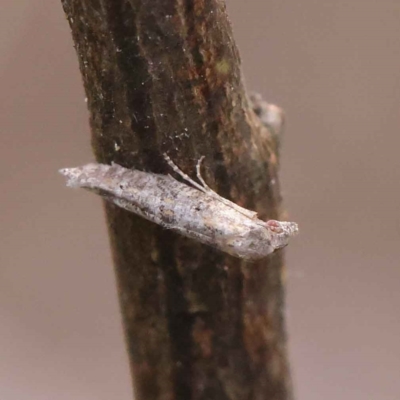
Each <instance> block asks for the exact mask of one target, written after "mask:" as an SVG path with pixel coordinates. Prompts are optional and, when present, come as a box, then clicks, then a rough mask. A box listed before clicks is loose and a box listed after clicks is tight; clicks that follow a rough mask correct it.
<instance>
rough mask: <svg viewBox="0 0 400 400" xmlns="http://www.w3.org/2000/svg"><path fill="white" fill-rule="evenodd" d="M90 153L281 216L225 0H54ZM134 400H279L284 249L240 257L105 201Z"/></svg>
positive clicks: (273, 167) (286, 389)
mask: <svg viewBox="0 0 400 400" xmlns="http://www.w3.org/2000/svg"><path fill="white" fill-rule="evenodd" d="M62 4H63V7H64V10H65V13H66V15H67V18H68V21H69V23H70V26H71V30H72V35H73V40H74V44H75V48H76V51H77V54H78V59H79V66H80V70H81V73H82V77H83V82H84V86H85V90H86V96H87V99H88V102H87V103H88V108H89V112H90V125H91V130H92V144H93V149H94V153H95V155H96V159H97V161H99V162H101V163H111V162H116V163H118V164H120V165H122V166H124V167H127V168H131V167H134V168H136V169H141V170H144V171H152V172H156V173H165V174H168V173H172V171H171V170H170V168H169V166H168V165H167V164H166V162H165V160H164V159H163V157H162V153H164V152H166V153H168V154H169V156H170V157H171V158H172V159H173V160H174V161H175V162H176V163H177V164H178V165H179V166H180V168H181V169H182V170H184V171H185V172H186V173H187V174H189V175H191V176H195V175H194V171H195V165H196V162H197V160H198V159H199V158H200V156H202V155H204V156H205V162H204V165H205V168H204V178H205V179H206V181H207V182H208V184H209V185H210V186H211V187H212V188H213V189H215V190H216V191H217V192H218V193H219V194H221V195H222V196H224V197H226V198H228V199H230V200H233V201H234V202H236V203H237V204H239V205H241V206H243V207H246V208H248V209H251V210H255V211H257V212H258V213H259V216H260V218H261V219H268V218H274V219H278V218H279V217H281V215H280V192H279V186H278V179H277V168H278V160H277V148H276V141H275V139H274V136H273V135H271V134H270V132H269V131H268V129H267V128H266V127H265V126H263V125H262V123H261V122H260V120H259V119H258V117H257V116H256V115H255V114H254V112H253V111H252V110H251V107H250V106H249V101H248V99H247V97H246V94H245V91H244V87H243V82H242V80H241V72H240V59H239V55H238V51H237V49H236V47H235V43H234V40H233V37H232V31H231V26H230V24H229V21H228V19H227V15H226V11H225V5H224V2H223V1H222V0H63V1H62ZM105 207H106V214H107V221H108V227H109V233H110V238H111V239H110V240H111V247H112V252H113V257H114V262H115V268H116V274H117V279H118V285H119V296H120V303H121V308H122V313H123V318H124V326H125V332H126V339H127V345H128V351H129V357H130V364H131V371H132V377H133V384H134V388H135V396H136V399H137V400H261V399H263V400H267V399H268V400H288V399H290V398H291V387H290V378H289V370H288V361H287V357H286V348H285V331H284V321H283V315H282V314H283V284H284V282H283V281H284V266H283V258H282V252H281V251H278V252H276V253H274V254H273V255H272V256H270V257H268V258H267V259H265V260H263V261H259V262H255V263H245V262H243V261H241V260H239V259H236V258H233V257H231V256H229V255H226V254H223V253H221V252H219V251H217V250H213V249H212V248H210V247H208V246H205V245H201V244H199V243H197V242H195V241H193V240H190V239H187V238H184V237H181V236H179V235H177V234H174V233H172V232H170V231H167V230H164V229H162V228H161V227H159V226H157V225H155V224H152V223H150V222H148V221H146V220H144V219H142V218H140V217H137V216H135V215H133V214H130V213H128V212H126V211H124V210H122V209H119V208H117V207H116V206H113V205H110V204H106V206H105Z"/></svg>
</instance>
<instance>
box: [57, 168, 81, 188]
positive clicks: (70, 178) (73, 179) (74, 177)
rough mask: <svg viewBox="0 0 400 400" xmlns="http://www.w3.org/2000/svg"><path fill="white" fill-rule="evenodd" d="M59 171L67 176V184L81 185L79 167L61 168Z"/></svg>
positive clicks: (70, 185)
mask: <svg viewBox="0 0 400 400" xmlns="http://www.w3.org/2000/svg"><path fill="white" fill-rule="evenodd" d="M58 172H59V173H60V174H61V175H64V176H65V177H66V178H67V183H66V184H67V186H69V187H79V176H80V175H81V171H80V170H79V168H61V169H59V170H58Z"/></svg>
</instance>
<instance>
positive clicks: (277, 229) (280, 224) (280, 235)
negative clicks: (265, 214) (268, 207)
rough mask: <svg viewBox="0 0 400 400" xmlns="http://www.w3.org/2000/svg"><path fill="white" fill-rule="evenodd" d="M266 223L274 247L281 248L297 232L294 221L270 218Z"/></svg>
mask: <svg viewBox="0 0 400 400" xmlns="http://www.w3.org/2000/svg"><path fill="white" fill-rule="evenodd" d="M266 225H267V228H268V230H269V232H270V234H271V245H272V246H273V247H274V248H275V249H281V248H282V247H285V246H287V245H288V243H289V240H290V239H291V238H292V237H293V236H296V235H297V234H298V232H299V227H298V225H297V224H296V223H295V222H286V221H276V220H274V219H271V220H269V221H267V222H266Z"/></svg>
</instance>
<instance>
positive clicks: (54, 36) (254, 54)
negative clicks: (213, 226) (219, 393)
mask: <svg viewBox="0 0 400 400" xmlns="http://www.w3.org/2000/svg"><path fill="white" fill-rule="evenodd" d="M227 6H228V12H229V15H230V18H231V21H232V23H233V27H234V33H235V37H236V40H237V44H238V47H239V49H240V51H241V56H242V60H243V71H244V74H245V78H246V83H247V87H248V89H250V90H256V91H258V92H261V93H262V94H263V95H264V97H265V98H266V99H267V100H268V101H269V102H273V103H275V104H277V105H279V106H282V107H283V108H284V109H285V111H286V115H287V125H286V132H285V138H284V147H283V151H282V157H283V159H282V171H281V181H282V185H283V190H284V192H283V195H284V199H285V204H286V207H287V209H288V210H289V212H290V216H291V219H293V220H295V221H297V222H298V223H299V224H300V227H301V235H300V236H299V237H298V238H297V239H296V240H294V241H293V242H292V243H291V244H290V246H289V247H288V248H287V266H288V271H289V274H288V291H287V322H288V330H289V335H290V338H289V339H290V343H289V350H290V358H291V363H292V372H293V381H294V386H295V391H296V398H297V400H321V399H324V400H337V399H341V400H358V399H360V400H361V399H363V400H364V399H379V400H395V399H399V395H400V379H399V373H400V342H399V337H400V317H399V302H400V292H399V282H400V212H399V206H400V187H399V178H400V172H399V171H400V157H399V151H400V132H399V126H400V113H399V105H400V65H399V64H400V23H399V21H400V3H399V2H398V1H394V0H380V1H376V0H375V1H374V0H362V1H361V0H358V1H351V2H349V1H344V0H337V1H335V2H333V1H332V2H327V1H317V0H304V1H301V2H298V1H294V0H288V1H276V0H247V1H246V2H243V1H241V0H228V1H227ZM0 37H1V40H0V74H1V76H0V82H1V83H0V85H1V91H0V97H1V107H0V129H1V148H0V167H1V168H0V171H1V172H0V177H1V178H0V181H1V182H0V184H1V205H2V212H1V213H0V224H1V232H0V264H1V267H0V398H1V399H2V400H15V399H17V400H25V399H26V400H28V399H29V400H32V399H33V400H34V399H40V400H43V399H57V400H64V399H65V400H66V399H74V400H106V399H107V400H108V399H110V398H112V399H119V400H129V399H131V396H132V390H131V387H130V385H131V383H130V382H131V381H130V375H129V370H128V359H127V355H126V354H125V344H124V339H123V335H122V327H121V319H120V314H119V308H118V302H117V293H116V287H115V279H114V273H113V268H112V263H111V257H110V253H109V247H108V239H107V236H106V228H105V223H104V218H103V211H102V207H101V201H100V199H99V198H97V197H95V196H93V195H91V194H88V193H85V192H84V191H71V190H70V189H67V188H65V186H64V180H63V179H62V177H61V176H59V175H58V174H57V169H59V168H60V167H66V166H75V165H79V164H82V163H86V162H88V161H90V160H92V159H93V156H92V154H91V150H90V143H89V142H90V139H89V127H88V114H87V111H86V105H85V102H84V98H85V96H84V92H83V88H82V84H81V79H80V74H79V70H78V62H77V59H76V56H75V52H74V49H73V47H72V39H71V36H70V32H69V27H68V24H67V21H66V20H65V17H64V13H63V10H62V7H61V2H60V1H54V0H43V1H40V2H32V1H28V0H19V1H17V2H15V1H7V0H6V1H5V2H4V3H3V7H2V12H1V14H0ZM93 275H95V276H96V280H95V281H96V285H95V286H93V284H92V282H93Z"/></svg>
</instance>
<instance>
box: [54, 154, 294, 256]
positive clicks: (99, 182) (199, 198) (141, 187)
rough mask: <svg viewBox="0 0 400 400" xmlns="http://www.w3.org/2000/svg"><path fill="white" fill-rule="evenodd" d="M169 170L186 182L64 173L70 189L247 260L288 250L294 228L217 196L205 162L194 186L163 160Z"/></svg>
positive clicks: (127, 172) (102, 168) (130, 174)
mask: <svg viewBox="0 0 400 400" xmlns="http://www.w3.org/2000/svg"><path fill="white" fill-rule="evenodd" d="M164 157H165V159H166V161H167V162H168V164H169V165H170V166H171V168H172V169H173V170H174V171H175V172H176V173H178V174H179V175H180V176H181V177H182V178H183V179H184V180H185V181H186V182H188V183H189V184H190V186H189V185H188V184H185V183H182V182H180V181H177V180H176V179H174V178H173V177H172V176H171V175H161V174H154V173H151V172H143V171H139V170H135V169H127V168H124V167H122V166H120V165H118V164H112V165H105V164H98V163H91V164H87V165H84V166H81V167H76V168H64V169H61V170H60V173H61V174H62V175H64V176H66V177H67V186H70V187H79V188H84V189H87V190H89V191H92V192H95V193H97V194H99V195H101V196H102V197H103V198H104V199H106V200H108V201H110V202H112V203H114V204H116V205H117V206H119V207H121V208H123V209H125V210H128V211H130V212H133V213H135V214H137V215H140V216H141V217H143V218H146V219H148V220H149V221H152V222H155V223H156V224H158V225H161V226H162V227H164V228H166V229H171V230H172V231H174V232H178V233H180V234H182V235H184V236H186V237H189V238H191V239H195V240H198V241H199V242H201V243H205V244H207V245H209V246H212V247H214V248H217V249H219V250H222V251H224V252H226V253H228V254H231V255H232V256H235V257H239V258H242V259H245V260H258V259H261V258H264V257H266V256H268V255H269V254H271V253H273V252H274V251H275V250H276V249H280V248H282V247H284V246H286V245H287V244H288V242H289V240H290V238H292V237H293V236H295V235H296V234H297V232H298V226H297V224H296V223H294V222H284V221H276V220H268V221H266V222H265V221H262V220H260V219H258V218H257V213H256V212H254V211H250V210H247V209H245V208H243V207H240V206H239V205H237V204H235V203H233V202H232V201H230V200H228V199H225V198H224V197H222V196H220V195H218V194H217V193H216V192H214V191H213V190H212V189H211V188H210V187H209V186H208V185H207V183H206V182H205V181H204V179H203V178H202V176H201V172H200V168H201V162H202V160H203V159H204V157H201V158H200V160H199V162H198V163H197V167H196V171H197V178H198V180H199V181H200V183H201V184H199V183H198V182H196V181H194V180H192V179H191V178H190V177H189V176H188V175H186V174H185V173H184V172H183V171H181V170H180V169H179V168H178V167H177V166H176V165H175V164H174V163H173V161H172V160H171V159H170V158H169V157H168V156H167V155H166V154H164Z"/></svg>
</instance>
